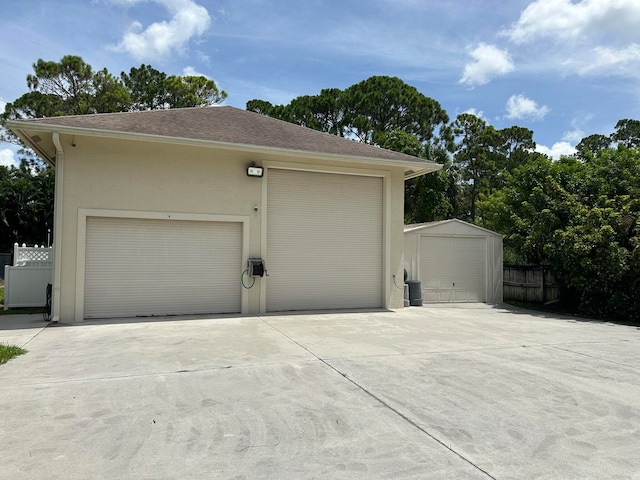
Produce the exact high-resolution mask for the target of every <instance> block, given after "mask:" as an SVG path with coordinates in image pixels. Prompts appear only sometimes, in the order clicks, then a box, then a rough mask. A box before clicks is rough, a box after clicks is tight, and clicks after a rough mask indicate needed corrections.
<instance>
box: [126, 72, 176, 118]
mask: <svg viewBox="0 0 640 480" xmlns="http://www.w3.org/2000/svg"><path fill="white" fill-rule="evenodd" d="M120 77H121V78H122V83H124V85H125V87H127V89H128V90H129V95H130V96H131V104H130V105H129V108H130V109H131V110H134V111H137V110H156V109H160V108H165V105H166V104H167V102H168V96H169V93H168V91H167V74H166V73H164V72H161V71H159V70H156V69H155V68H153V67H152V66H151V65H144V64H143V65H140V68H135V67H132V68H131V70H129V73H125V72H122V73H121V74H120Z"/></svg>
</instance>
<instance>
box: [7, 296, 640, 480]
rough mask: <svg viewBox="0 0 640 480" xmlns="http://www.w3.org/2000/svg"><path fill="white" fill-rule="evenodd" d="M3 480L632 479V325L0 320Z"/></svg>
mask: <svg viewBox="0 0 640 480" xmlns="http://www.w3.org/2000/svg"><path fill="white" fill-rule="evenodd" d="M0 329H1V330H0V342H5V343H6V342H13V343H18V344H22V345H26V348H27V349H28V350H29V353H28V354H26V355H24V356H21V357H18V358H16V359H13V360H11V361H10V362H9V363H8V364H6V365H3V366H0V478H29V479H52V478H64V479H165V478H166V479H173V478H175V479H195V478H198V479H200V478H202V479H254V478H255V479H311V478H323V479H324V478H328V479H336V478H348V479H377V478H381V479H385V478H388V479H406V478H420V479H423V478H434V479H453V478H460V479H487V478H495V479H533V478H540V479H602V478H607V479H615V478H620V479H630V478H636V479H640V454H639V452H640V329H638V328H635V327H627V326H620V325H613V324H608V323H597V322H581V321H576V320H574V319H567V318H561V317H558V318H553V317H550V316H545V315H541V314H536V313H532V312H525V311H522V310H516V309H506V308H494V307H490V306H486V305H464V306H443V305H437V306H429V307H424V308H415V307H414V308H410V309H405V310H402V311H398V312H386V311H379V312H372V313H362V312H356V313H326V314H318V313H313V314H300V315H268V316H263V317H241V318H238V317H218V318H211V319H170V320H152V321H146V322H145V321H140V320H124V321H119V322H95V323H91V324H84V325H81V326H51V327H47V328H44V324H43V323H42V322H41V321H40V319H39V317H34V316H28V317H26V316H22V317H19V318H16V317H0Z"/></svg>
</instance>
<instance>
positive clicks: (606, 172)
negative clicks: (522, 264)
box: [479, 142, 640, 321]
mask: <svg viewBox="0 0 640 480" xmlns="http://www.w3.org/2000/svg"><path fill="white" fill-rule="evenodd" d="M585 143H586V142H585ZM639 199H640V148H607V149H602V150H599V151H597V152H595V154H589V156H588V157H587V158H586V159H585V160H583V161H581V160H580V159H578V158H575V157H563V158H561V159H560V160H558V161H552V160H550V159H548V158H547V157H545V156H544V155H541V154H532V155H531V157H530V159H529V161H528V162H527V163H525V164H523V165H521V166H520V167H517V168H516V169H515V170H514V171H513V172H511V173H510V174H509V175H508V176H507V179H506V184H505V186H504V187H503V188H501V189H499V190H496V191H494V192H493V193H492V194H491V195H489V196H488V197H487V198H485V199H482V200H480V202H479V205H480V208H481V209H482V210H483V212H484V215H485V219H486V222H487V226H488V227H489V228H492V229H494V230H496V231H498V232H501V233H502V234H503V235H504V245H505V257H511V258H516V259H517V258H519V259H521V260H524V261H526V262H529V263H534V264H546V265H550V266H551V267H552V268H553V270H554V272H555V273H556V275H557V276H558V277H559V279H560V281H561V282H562V284H563V285H564V291H563V301H564V302H565V304H566V305H569V306H573V307H575V308H576V309H578V311H579V312H581V313H582V314H585V315H595V316H598V317H611V318H619V319H627V320H635V321H637V320H639V319H640V318H639V317H640V314H639V313H638V312H640V200H639Z"/></svg>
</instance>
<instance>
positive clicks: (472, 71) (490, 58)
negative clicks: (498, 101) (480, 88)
mask: <svg viewBox="0 0 640 480" xmlns="http://www.w3.org/2000/svg"><path fill="white" fill-rule="evenodd" d="M469 54H470V55H471V57H472V58H473V62H470V63H468V64H467V65H466V66H465V67H464V72H463V73H462V77H461V78H460V81H459V83H466V84H467V85H484V84H485V83H488V82H489V81H490V80H491V79H492V78H493V77H496V76H499V75H506V74H507V73H509V72H511V71H513V70H514V68H515V67H514V65H513V62H512V61H511V58H510V57H509V53H508V52H507V51H506V50H500V49H499V48H498V47H496V46H494V45H487V44H486V43H481V44H479V45H478V46H477V47H476V48H475V49H473V50H472V51H471V52H470V53H469Z"/></svg>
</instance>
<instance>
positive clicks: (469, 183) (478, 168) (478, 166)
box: [451, 113, 500, 222]
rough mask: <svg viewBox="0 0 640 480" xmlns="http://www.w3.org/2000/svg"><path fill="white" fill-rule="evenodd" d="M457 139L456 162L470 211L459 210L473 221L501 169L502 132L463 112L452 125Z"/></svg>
mask: <svg viewBox="0 0 640 480" xmlns="http://www.w3.org/2000/svg"><path fill="white" fill-rule="evenodd" d="M451 128H452V132H453V134H454V135H455V137H456V139H457V143H456V147H457V148H456V152H455V154H454V156H453V158H454V162H455V163H456V164H458V165H459V166H460V167H461V173H462V180H463V181H464V182H465V185H464V187H465V190H466V191H467V192H468V197H469V210H468V212H457V213H458V215H460V216H463V217H467V218H468V219H469V220H470V221H471V222H475V220H476V203H477V201H478V198H479V196H480V194H481V193H488V192H489V191H490V188H491V186H492V184H493V178H492V177H493V176H494V175H495V174H496V172H497V165H496V161H495V160H496V158H495V157H496V155H495V150H496V148H497V147H498V145H499V143H500V134H499V133H498V132H497V131H496V129H495V128H494V127H492V126H491V125H487V123H486V122H485V121H484V120H482V119H481V118H479V117H476V116H475V115H472V114H470V113H461V114H460V115H458V116H457V117H456V119H455V120H454V121H453V123H452V124H451Z"/></svg>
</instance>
